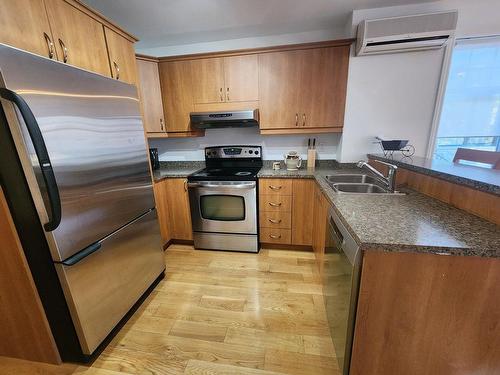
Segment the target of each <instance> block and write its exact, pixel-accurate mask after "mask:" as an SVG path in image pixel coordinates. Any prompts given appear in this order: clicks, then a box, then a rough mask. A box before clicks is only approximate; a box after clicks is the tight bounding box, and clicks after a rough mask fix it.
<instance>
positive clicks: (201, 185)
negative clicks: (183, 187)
mask: <svg viewBox="0 0 500 375" xmlns="http://www.w3.org/2000/svg"><path fill="white" fill-rule="evenodd" d="M187 186H188V188H206V189H242V190H248V189H253V188H255V186H256V184H255V181H252V182H250V183H243V184H237V185H231V184H207V183H203V182H188V184H187Z"/></svg>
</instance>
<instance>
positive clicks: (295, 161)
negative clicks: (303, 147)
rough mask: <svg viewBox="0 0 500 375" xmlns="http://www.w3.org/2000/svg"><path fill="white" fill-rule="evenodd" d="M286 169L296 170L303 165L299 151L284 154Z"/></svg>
mask: <svg viewBox="0 0 500 375" xmlns="http://www.w3.org/2000/svg"><path fill="white" fill-rule="evenodd" d="M284 161H285V165H286V169H287V170H289V171H296V170H298V169H299V168H300V166H301V165H302V158H301V157H300V155H299V154H298V152H297V151H289V152H288V153H287V154H285V155H284Z"/></svg>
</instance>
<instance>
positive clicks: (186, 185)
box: [184, 180, 188, 191]
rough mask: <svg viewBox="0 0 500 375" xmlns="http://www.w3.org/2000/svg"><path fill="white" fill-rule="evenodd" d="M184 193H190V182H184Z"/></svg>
mask: <svg viewBox="0 0 500 375" xmlns="http://www.w3.org/2000/svg"><path fill="white" fill-rule="evenodd" d="M184 191H188V182H187V180H184Z"/></svg>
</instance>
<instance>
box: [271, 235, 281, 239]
mask: <svg viewBox="0 0 500 375" xmlns="http://www.w3.org/2000/svg"><path fill="white" fill-rule="evenodd" d="M269 237H271V238H272V239H274V240H279V239H280V238H281V234H280V235H279V236H276V235H274V234H270V235H269Z"/></svg>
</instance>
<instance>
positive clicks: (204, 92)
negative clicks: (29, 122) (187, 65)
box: [191, 57, 225, 104]
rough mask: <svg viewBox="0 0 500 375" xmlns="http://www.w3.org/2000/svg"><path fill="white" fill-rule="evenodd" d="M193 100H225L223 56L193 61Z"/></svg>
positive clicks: (200, 101) (196, 101)
mask: <svg viewBox="0 0 500 375" xmlns="http://www.w3.org/2000/svg"><path fill="white" fill-rule="evenodd" d="M191 71H192V76H193V101H194V103H196V104H202V103H220V102H224V101H225V93H224V90H225V89H224V65H223V58H222V57H217V58H211V59H197V60H192V61H191Z"/></svg>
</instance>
